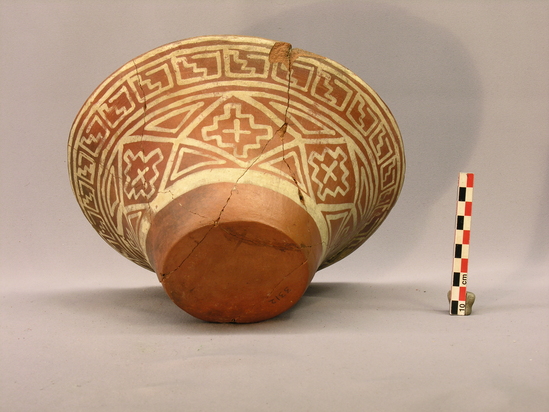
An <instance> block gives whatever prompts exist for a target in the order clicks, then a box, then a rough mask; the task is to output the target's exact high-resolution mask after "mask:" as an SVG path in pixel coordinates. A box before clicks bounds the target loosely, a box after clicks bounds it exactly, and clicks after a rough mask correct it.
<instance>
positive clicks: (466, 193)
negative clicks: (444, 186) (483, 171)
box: [448, 173, 475, 316]
mask: <svg viewBox="0 0 549 412" xmlns="http://www.w3.org/2000/svg"><path fill="white" fill-rule="evenodd" d="M474 180H475V175H474V174H473V173H460V174H459V179H458V194H457V198H458V199H457V210H456V232H455V237H454V263H453V267H452V288H451V289H450V292H449V293H448V298H449V300H450V314H451V315H461V316H463V315H469V314H470V313H471V308H472V306H473V302H474V300H475V295H474V294H472V293H471V292H467V274H468V272H469V242H470V237H471V214H472V211H473V186H474Z"/></svg>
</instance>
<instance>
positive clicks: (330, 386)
mask: <svg viewBox="0 0 549 412" xmlns="http://www.w3.org/2000/svg"><path fill="white" fill-rule="evenodd" d="M207 34H237V35H250V36H258V37H265V38H269V39H274V40H279V41H287V42H289V43H292V45H293V46H294V47H298V48H301V49H304V50H308V51H311V52H315V53H318V54H320V55H324V56H327V57H329V58H331V59H333V60H335V61H337V62H339V63H341V64H342V65H344V66H346V67H348V68H349V69H351V70H352V71H354V72H355V73H356V74H357V75H358V76H360V77H361V78H362V79H363V80H365V81H366V82H367V83H368V84H369V85H370V86H371V87H372V88H373V89H374V90H376V91H377V92H378V93H379V95H380V96H381V98H382V99H383V100H384V101H385V102H386V103H387V105H388V106H389V107H390V109H391V111H392V112H393V114H394V116H395V118H396V120H397V122H398V124H399V127H400V129H401V132H402V136H403V140H404V144H405V149H406V155H407V175H406V181H405V184H404V188H403V191H402V194H401V197H400V199H399V201H398V202H397V205H396V206H395V208H394V210H393V211H392V212H391V214H390V215H389V217H388V219H387V221H386V222H385V223H384V224H383V225H382V226H381V227H380V229H379V230H378V232H376V234H375V235H374V236H373V237H372V238H371V239H370V240H369V241H368V242H367V243H366V244H365V245H363V246H362V247H361V248H360V249H359V250H358V251H356V252H355V253H353V254H352V255H351V256H349V257H348V258H346V259H344V260H343V261H341V262H339V263H337V264H335V265H334V266H331V267H329V268H327V269H325V270H323V271H320V272H318V273H317V275H316V277H315V279H314V280H313V283H312V284H311V286H310V287H309V290H308V291H307V292H306V294H305V296H304V297H303V298H302V300H301V301H300V302H299V303H298V304H297V305H296V306H295V307H294V308H293V309H291V310H290V311H288V312H286V313H284V314H283V315H281V316H279V317H277V318H275V319H272V320H270V321H266V322H262V323H258V324H250V325H233V324H209V323H204V322H202V321H199V320H196V319H194V318H192V317H190V316H189V315H187V314H185V313H184V312H183V311H181V310H180V309H178V308H177V307H176V306H175V305H174V304H173V303H172V302H171V301H170V300H169V298H168V297H167V296H166V294H165V293H164V291H163V290H162V288H161V286H160V284H159V283H158V281H157V278H156V275H155V274H154V273H152V272H148V271H146V270H144V269H141V268H140V267H138V266H136V265H134V264H133V263H131V262H130V261H128V260H126V259H124V258H123V257H122V256H121V255H119V254H117V253H116V252H115V251H114V250H113V249H111V248H110V247H109V246H108V245H107V244H106V243H105V242H104V241H103V240H101V239H100V238H99V236H98V235H97V234H96V233H95V232H94V230H93V228H92V227H91V226H90V225H89V223H88V222H87V221H86V219H85V218H84V216H83V215H82V213H81V211H80V209H79V208H78V205H77V203H76V201H75V199H74V196H73V194H72V192H71V189H70V185H69V181H68V173H67V163H66V143H67V138H68V133H69V130H70V127H71V124H72V121H73V119H74V117H75V115H76V113H77V112H78V110H79V109H80V107H81V105H82V104H83V103H84V101H85V100H86V98H87V97H88V96H89V95H90V94H91V92H92V91H93V90H94V89H95V87H96V86H98V85H99V84H100V83H101V82H102V81H103V80H104V79H105V78H106V77H107V76H108V75H110V74H111V73H112V72H113V71H114V70H116V69H117V68H118V67H120V66H121V65H123V64H125V63H126V62H127V61H129V60H130V59H132V58H134V57H136V56H138V55H140V54H142V53H144V52H146V51H149V50H151V49H153V48H155V47H157V46H160V45H162V44H166V43H169V42H172V41H176V40H180V39H185V38H189V37H194V36H199V35H207ZM0 56H2V57H1V59H0V157H1V159H0V184H1V186H0V187H1V196H0V202H1V209H0V210H1V214H0V219H1V220H0V223H1V226H0V235H1V237H0V239H1V247H0V254H1V256H0V270H1V278H0V339H1V342H0V410H1V411H59V410H76V411H97V410H100V411H125V410H128V411H129V410H131V411H149V410H160V409H163V410H186V411H216V410H223V411H294V410H295V411H307V410H311V411H334V410H339V411H366V410H368V411H370V410H371V411H403V410H404V411H439V410H445V411H463V410H465V409H468V410H472V411H498V412H500V411H515V410H521V411H545V410H548V409H549V392H548V388H549V300H548V299H547V296H548V292H549V228H548V225H549V214H548V210H549V170H548V168H549V163H548V160H549V156H548V155H549V76H548V73H549V2H546V1H520V2H515V1H485V2H484V1H478V2H475V1H415V2H407V1H386V2H369V1H355V2H353V1H337V2H335V1H334V2H321V1H296V0H293V1H204V0H202V1H155V2H149V1H109V2H107V1H91V0H90V1H78V2H76V1H56V2H53V1H52V2H50V1H42V2H40V1H0ZM459 172H473V173H475V179H476V181H475V196H474V206H473V228H472V234H471V254H470V272H469V290H470V291H473V292H474V293H475V294H476V295H477V301H476V303H475V306H474V307H473V313H472V315H471V316H467V317H457V316H450V315H449V314H448V302H447V300H446V292H447V291H448V290H449V287H450V280H451V273H450V271H451V263H452V245H453V225H454V216H455V200H456V183H457V175H458V173H459Z"/></svg>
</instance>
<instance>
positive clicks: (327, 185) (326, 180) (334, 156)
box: [309, 147, 350, 202]
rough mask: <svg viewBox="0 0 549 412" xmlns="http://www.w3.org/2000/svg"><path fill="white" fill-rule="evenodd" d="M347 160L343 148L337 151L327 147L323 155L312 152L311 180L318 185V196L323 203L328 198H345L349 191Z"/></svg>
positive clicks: (310, 160)
mask: <svg viewBox="0 0 549 412" xmlns="http://www.w3.org/2000/svg"><path fill="white" fill-rule="evenodd" d="M347 159H348V156H347V155H346V154H345V152H344V151H343V150H342V149H341V147H336V149H335V150H332V149H330V148H328V147H326V148H325V149H324V151H323V152H322V153H317V152H312V153H311V155H310V156H309V164H310V165H311V167H312V175H311V180H312V181H313V182H314V183H316V185H317V190H316V195H317V197H318V198H319V199H320V200H321V201H322V202H325V201H326V196H331V197H336V196H337V195H338V194H340V195H342V196H345V195H346V194H347V192H348V191H349V189H350V185H349V182H348V181H347V178H348V176H349V173H350V172H349V169H348V168H347V167H346V166H345V162H346V161H347Z"/></svg>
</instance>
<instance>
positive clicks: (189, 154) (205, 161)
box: [168, 146, 227, 186]
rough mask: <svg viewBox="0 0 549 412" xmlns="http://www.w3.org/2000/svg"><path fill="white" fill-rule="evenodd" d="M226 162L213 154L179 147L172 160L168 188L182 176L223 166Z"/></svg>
mask: <svg viewBox="0 0 549 412" xmlns="http://www.w3.org/2000/svg"><path fill="white" fill-rule="evenodd" d="M226 163H227V161H226V160H225V159H223V158H221V157H219V156H218V155H215V154H213V153H205V152H204V151H202V150H197V149H194V148H191V147H187V146H181V147H180V148H179V150H178V152H177V155H176V157H175V159H174V167H173V169H172V172H171V174H170V178H169V181H168V186H170V185H171V184H173V182H175V181H176V180H179V179H181V178H182V177H183V176H185V175H187V174H189V173H191V172H193V171H196V170H197V169H201V168H204V167H207V168H213V167H214V166H216V165H224V164H226Z"/></svg>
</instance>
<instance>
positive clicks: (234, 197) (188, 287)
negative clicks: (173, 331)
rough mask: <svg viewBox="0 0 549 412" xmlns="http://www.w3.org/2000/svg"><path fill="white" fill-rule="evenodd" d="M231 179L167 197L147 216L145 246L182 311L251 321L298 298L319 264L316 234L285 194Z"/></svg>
mask: <svg viewBox="0 0 549 412" xmlns="http://www.w3.org/2000/svg"><path fill="white" fill-rule="evenodd" d="M233 186H234V185H232V184H227V183H218V184H212V185H207V186H203V187H200V188H197V189H195V190H192V191H190V192H187V193H186V194H184V195H182V196H180V197H178V198H176V199H174V200H173V201H172V202H171V203H170V205H168V206H166V207H165V208H164V209H162V210H161V211H160V212H159V213H158V214H157V215H156V216H155V218H154V220H153V221H152V224H151V229H150V231H149V235H148V238H147V251H148V254H149V258H150V260H151V262H152V264H153V267H154V268H155V271H156V273H157V275H158V278H159V279H160V281H161V282H162V285H163V286H164V289H165V290H166V292H167V293H168V295H169V296H170V298H171V299H172V300H173V301H174V302H175V303H176V304H177V305H178V306H179V307H181V308H182V309H183V310H185V311H186V312H187V313H189V314H191V315H193V316H195V317H197V318H199V319H202V320H205V321H210V322H233V323H251V322H258V321H262V320H266V319H270V318H272V317H274V316H277V315H279V314H280V313H282V312H284V311H286V310H287V309H289V308H291V307H292V306H293V305H294V304H295V303H297V301H298V300H299V299H300V298H301V296H302V295H303V293H304V292H305V290H306V289H307V287H308V285H309V283H310V282H311V280H312V278H313V276H314V274H315V272H316V270H317V268H318V266H319V264H320V258H321V253H322V247H321V238H320V234H319V232H318V229H317V226H316V224H315V222H314V220H313V219H312V218H311V217H310V216H309V214H308V213H307V212H306V211H305V209H304V208H303V207H301V206H300V205H298V204H296V203H295V202H294V201H292V200H291V199H289V198H288V197H286V196H284V195H281V194H279V193H277V192H274V191H271V190H269V189H264V188H261V187H259V186H254V185H247V184H239V185H238V186H237V189H236V190H233ZM296 190H297V189H296Z"/></svg>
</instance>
